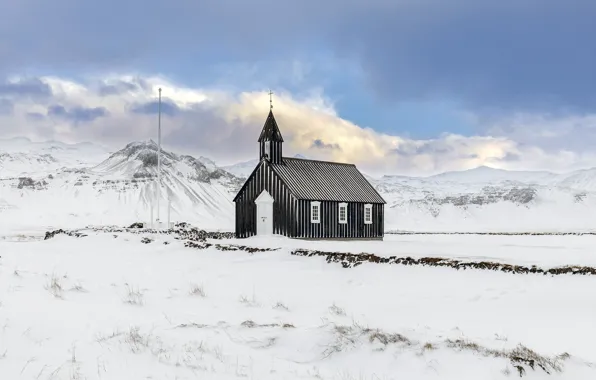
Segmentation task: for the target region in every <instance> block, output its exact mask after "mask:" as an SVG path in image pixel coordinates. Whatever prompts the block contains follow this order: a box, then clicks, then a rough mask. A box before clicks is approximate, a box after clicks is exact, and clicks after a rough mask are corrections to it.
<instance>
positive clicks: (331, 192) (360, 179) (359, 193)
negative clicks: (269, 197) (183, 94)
mask: <svg viewBox="0 0 596 380" xmlns="http://www.w3.org/2000/svg"><path fill="white" fill-rule="evenodd" d="M270 165H271V168H272V169H273V171H274V172H275V173H276V174H277V175H278V176H279V177H280V178H281V180H282V181H283V182H284V183H285V185H286V186H287V187H288V190H290V192H291V193H292V194H293V195H294V196H295V197H296V198H298V199H306V200H315V201H336V202H362V203H386V202H385V200H384V199H383V198H382V197H381V196H380V195H379V193H378V192H377V191H376V190H375V189H374V187H372V185H371V184H370V183H369V182H368V181H367V180H366V178H364V176H363V175H362V173H360V171H359V170H358V168H356V166H355V165H352V164H341V163H336V162H327V161H315V160H305V159H300V158H288V157H284V158H283V163H281V164H270Z"/></svg>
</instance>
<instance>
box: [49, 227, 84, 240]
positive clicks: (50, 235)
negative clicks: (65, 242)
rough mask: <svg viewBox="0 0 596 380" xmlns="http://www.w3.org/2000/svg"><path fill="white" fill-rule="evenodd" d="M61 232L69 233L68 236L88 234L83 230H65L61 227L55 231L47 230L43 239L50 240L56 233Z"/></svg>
mask: <svg viewBox="0 0 596 380" xmlns="http://www.w3.org/2000/svg"><path fill="white" fill-rule="evenodd" d="M59 234H64V235H68V236H73V237H77V238H80V237H85V236H87V235H85V234H84V233H81V232H77V231H65V230H63V229H59V230H55V231H47V232H46V235H45V237H44V238H43V240H48V239H51V238H53V237H54V236H56V235H59Z"/></svg>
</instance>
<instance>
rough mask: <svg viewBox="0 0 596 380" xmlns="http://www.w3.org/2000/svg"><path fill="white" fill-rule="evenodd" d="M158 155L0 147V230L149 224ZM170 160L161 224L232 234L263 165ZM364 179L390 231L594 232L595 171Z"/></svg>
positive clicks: (132, 149) (93, 148) (131, 148)
mask: <svg viewBox="0 0 596 380" xmlns="http://www.w3.org/2000/svg"><path fill="white" fill-rule="evenodd" d="M156 151H157V146H156V144H155V142H153V141H145V142H133V143H130V144H128V145H127V146H125V147H124V148H123V149H121V150H119V151H117V152H115V153H112V154H110V153H109V151H108V150H107V149H106V148H102V147H100V146H97V145H95V144H90V143H84V144H74V145H69V144H64V143H60V142H46V143H33V142H31V141H29V140H26V139H11V140H0V165H2V166H0V213H1V214H0V216H1V217H0V227H1V225H7V224H11V223H13V221H14V219H16V218H38V219H43V220H46V223H47V224H48V225H57V226H62V225H64V223H67V222H72V224H73V225H76V226H80V225H81V224H89V223H93V224H106V223H115V224H123V223H128V222H129V221H131V222H132V221H138V220H141V221H149V220H150V219H151V215H150V207H149V206H150V203H151V202H152V201H153V200H154V199H155V196H156V191H157V190H156V189H157V188H156V182H155V177H156V174H157V152H156ZM297 157H303V156H300V155H297ZM162 158H163V159H162V162H163V172H162V173H163V191H162V197H161V201H160V207H161V208H160V217H161V219H162V220H165V219H166V215H167V214H166V210H167V202H168V199H170V200H171V204H172V208H171V213H172V214H171V219H172V220H187V221H192V222H193V223H195V224H197V225H200V226H203V227H204V228H212V229H227V230H231V229H233V220H234V208H233V203H232V199H233V197H234V195H235V194H236V192H237V191H238V189H239V188H240V187H241V186H242V184H243V182H244V179H245V177H246V176H247V175H248V174H250V172H251V171H252V170H253V169H254V168H255V166H256V164H257V161H256V160H251V161H246V162H242V163H239V164H236V165H231V166H226V167H218V166H217V164H216V163H215V162H213V161H212V160H211V159H209V158H206V157H202V156H200V157H199V158H194V157H192V156H188V155H177V154H175V153H173V152H168V151H164V152H163V156H162ZM365 176H366V177H367V179H368V180H369V181H370V182H371V183H372V184H373V186H375V188H376V189H377V190H378V191H379V192H380V193H381V195H382V196H383V197H384V198H385V200H386V201H387V207H386V213H385V215H386V217H385V224H386V229H388V230H395V229H399V230H417V231H486V230H491V231H537V230H538V231H552V230H565V231H568V230H573V231H578V230H592V229H595V227H596V217H594V216H593V215H594V214H595V213H596V168H594V169H586V170H579V171H575V172H571V173H564V174H558V173H551V172H533V171H524V172H518V171H507V170H500V169H493V168H489V167H479V168H475V169H471V170H464V171H458V172H447V173H442V174H439V175H434V176H429V177H408V176H395V175H386V176H383V177H381V178H374V177H371V176H368V175H366V173H365ZM156 213H157V212H156ZM156 217H157V215H153V219H155V218H156Z"/></svg>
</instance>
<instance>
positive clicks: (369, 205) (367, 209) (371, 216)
mask: <svg viewBox="0 0 596 380" xmlns="http://www.w3.org/2000/svg"><path fill="white" fill-rule="evenodd" d="M367 211H369V212H370V213H369V218H368V220H367V218H366V212H367ZM372 219H373V208H372V205H371V204H370V203H367V204H365V205H364V224H372Z"/></svg>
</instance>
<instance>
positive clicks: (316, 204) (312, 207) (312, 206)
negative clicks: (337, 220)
mask: <svg viewBox="0 0 596 380" xmlns="http://www.w3.org/2000/svg"><path fill="white" fill-rule="evenodd" d="M315 209H316V210H317V218H313V216H314V212H313V211H314V210H315ZM310 222H311V223H321V202H319V201H313V202H310Z"/></svg>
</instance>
